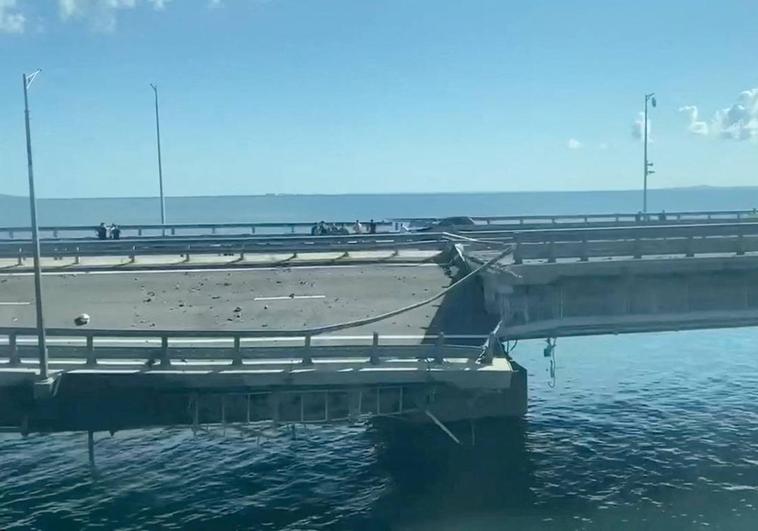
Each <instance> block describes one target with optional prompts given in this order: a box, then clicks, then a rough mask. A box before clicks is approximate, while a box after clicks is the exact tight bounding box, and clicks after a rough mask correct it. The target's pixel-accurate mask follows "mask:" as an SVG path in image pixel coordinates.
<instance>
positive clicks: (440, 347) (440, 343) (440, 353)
mask: <svg viewBox="0 0 758 531" xmlns="http://www.w3.org/2000/svg"><path fill="white" fill-rule="evenodd" d="M444 360H445V332H440V335H438V336H437V344H436V345H435V346H434V363H442V362H443V361H444Z"/></svg>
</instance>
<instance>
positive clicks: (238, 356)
mask: <svg viewBox="0 0 758 531" xmlns="http://www.w3.org/2000/svg"><path fill="white" fill-rule="evenodd" d="M240 343H241V341H240V336H234V359H233V360H232V365H233V366H235V367H241V366H242V347H241V345H240Z"/></svg>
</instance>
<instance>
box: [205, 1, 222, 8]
mask: <svg viewBox="0 0 758 531" xmlns="http://www.w3.org/2000/svg"><path fill="white" fill-rule="evenodd" d="M208 7H210V8H214V7H221V0H208Z"/></svg>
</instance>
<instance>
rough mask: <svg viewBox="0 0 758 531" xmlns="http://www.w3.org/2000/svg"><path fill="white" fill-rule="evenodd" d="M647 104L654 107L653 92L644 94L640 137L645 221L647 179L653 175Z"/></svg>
mask: <svg viewBox="0 0 758 531" xmlns="http://www.w3.org/2000/svg"><path fill="white" fill-rule="evenodd" d="M648 102H649V103H650V104H651V105H652V106H653V107H655V105H656V102H655V92H651V93H650V94H645V123H644V124H643V129H642V137H643V145H644V147H643V159H644V161H643V167H642V172H643V182H642V213H643V214H645V219H647V177H648V175H652V174H653V173H655V170H653V169H652V167H653V163H652V162H648V160H647V131H648V126H647V105H648Z"/></svg>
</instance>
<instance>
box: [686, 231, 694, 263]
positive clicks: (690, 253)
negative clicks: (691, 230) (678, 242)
mask: <svg viewBox="0 0 758 531" xmlns="http://www.w3.org/2000/svg"><path fill="white" fill-rule="evenodd" d="M693 244H694V242H693V239H692V236H688V237H687V251H686V252H685V256H686V257H687V258H692V257H693V256H695V250H694V245H693Z"/></svg>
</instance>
